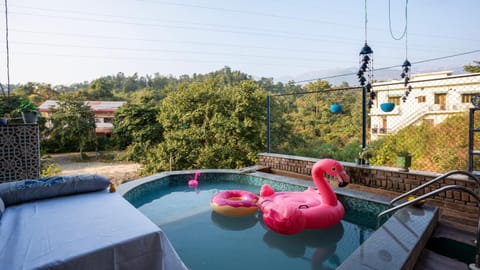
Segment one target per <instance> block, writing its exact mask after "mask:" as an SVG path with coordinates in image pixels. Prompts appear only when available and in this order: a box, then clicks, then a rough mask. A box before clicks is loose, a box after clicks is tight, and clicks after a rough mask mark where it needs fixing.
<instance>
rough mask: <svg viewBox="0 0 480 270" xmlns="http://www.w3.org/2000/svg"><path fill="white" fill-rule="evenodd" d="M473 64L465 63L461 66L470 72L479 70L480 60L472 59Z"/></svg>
mask: <svg viewBox="0 0 480 270" xmlns="http://www.w3.org/2000/svg"><path fill="white" fill-rule="evenodd" d="M473 63H474V64H473V65H466V66H464V67H463V69H464V70H465V71H466V72H471V73H476V72H480V61H473Z"/></svg>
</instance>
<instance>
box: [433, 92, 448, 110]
mask: <svg viewBox="0 0 480 270" xmlns="http://www.w3.org/2000/svg"><path fill="white" fill-rule="evenodd" d="M435 104H438V105H440V110H445V108H446V105H447V94H435Z"/></svg>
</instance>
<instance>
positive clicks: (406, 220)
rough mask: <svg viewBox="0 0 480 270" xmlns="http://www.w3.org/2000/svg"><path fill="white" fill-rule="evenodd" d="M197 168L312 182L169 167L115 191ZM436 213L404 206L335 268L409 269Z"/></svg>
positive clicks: (359, 194) (370, 197)
mask: <svg viewBox="0 0 480 270" xmlns="http://www.w3.org/2000/svg"><path fill="white" fill-rule="evenodd" d="M196 171H200V172H201V173H232V174H245V175H251V176H256V177H260V178H264V179H269V180H274V181H279V182H282V183H286V184H292V185H298V186H305V187H309V186H312V187H314V186H315V185H314V184H313V182H311V181H307V180H300V179H295V178H290V177H285V176H281V175H274V174H269V173H264V172H257V171H254V170H245V169H244V170H232V169H203V170H184V171H169V172H161V173H157V174H153V175H150V176H147V177H144V178H140V179H137V180H134V181H130V182H127V183H124V184H122V185H120V186H118V188H117V192H118V193H119V194H120V195H122V196H125V194H127V193H128V192H129V191H130V190H133V189H135V188H136V187H138V186H140V185H143V184H145V183H149V182H153V181H156V180H158V179H160V178H163V177H166V176H170V175H185V174H187V175H188V174H191V175H193V174H194V173H195V172H196ZM333 189H334V191H335V193H337V194H339V195H343V196H348V197H353V198H358V199H362V200H366V201H371V202H375V203H380V204H388V202H389V201H390V199H389V198H388V197H386V196H382V195H377V194H372V193H368V192H364V191H358V190H352V189H346V188H336V187H333ZM438 216H439V211H438V208H437V207H434V206H430V205H424V206H423V207H422V208H416V207H407V208H404V209H400V210H398V211H397V212H395V213H394V214H393V215H392V217H391V218H389V219H388V220H387V221H386V222H385V223H384V224H383V225H382V226H380V227H379V228H378V229H377V230H376V231H375V232H374V233H373V234H372V235H371V236H370V237H369V238H368V239H367V240H366V241H365V242H364V243H363V244H362V245H361V246H360V247H358V248H357V249H356V250H355V251H354V252H353V253H352V254H351V255H350V256H349V257H348V258H347V259H346V260H345V261H344V262H343V263H342V264H341V265H340V266H339V267H338V268H337V269H343V270H349V269H360V270H363V269H365V270H367V269H368V270H371V269H379V270H380V269H382V270H383V269H390V270H394V269H412V268H413V267H414V265H415V263H416V261H417V260H418V257H419V256H420V254H421V252H422V250H423V248H424V247H425V245H426V243H427V241H428V239H429V238H430V237H431V235H432V234H433V231H434V229H435V227H436V225H437V222H438Z"/></svg>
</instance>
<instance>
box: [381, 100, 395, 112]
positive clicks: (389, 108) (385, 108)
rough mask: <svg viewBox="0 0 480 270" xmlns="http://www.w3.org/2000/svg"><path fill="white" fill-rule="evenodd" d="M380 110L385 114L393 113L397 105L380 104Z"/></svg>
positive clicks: (391, 103) (390, 103) (389, 103)
mask: <svg viewBox="0 0 480 270" xmlns="http://www.w3.org/2000/svg"><path fill="white" fill-rule="evenodd" d="M380 109H382V111H384V112H391V111H393V109H395V103H393V102H385V103H382V104H380Z"/></svg>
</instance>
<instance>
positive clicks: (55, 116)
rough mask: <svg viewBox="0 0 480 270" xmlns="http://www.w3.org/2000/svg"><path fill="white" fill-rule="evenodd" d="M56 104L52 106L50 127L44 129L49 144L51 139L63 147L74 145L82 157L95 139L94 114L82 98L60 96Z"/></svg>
mask: <svg viewBox="0 0 480 270" xmlns="http://www.w3.org/2000/svg"><path fill="white" fill-rule="evenodd" d="M57 105H58V106H56V107H55V108H52V115H51V117H50V119H49V121H50V128H48V129H47V130H46V135H47V138H48V140H49V141H50V144H49V145H52V141H53V142H55V143H57V144H58V146H60V147H62V148H64V149H65V148H66V149H68V148H69V146H75V150H76V151H79V152H80V157H81V158H82V157H83V151H84V150H85V149H86V148H87V147H88V146H91V145H92V144H94V143H95V141H96V140H95V139H96V136H95V115H94V113H93V111H92V110H91V108H90V107H89V106H88V105H85V101H84V100H80V99H75V98H72V96H71V95H63V96H61V97H60V98H59V100H58V102H57Z"/></svg>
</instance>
